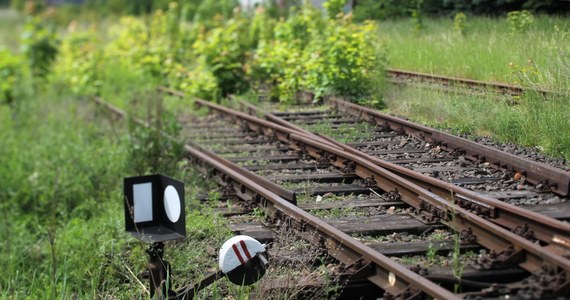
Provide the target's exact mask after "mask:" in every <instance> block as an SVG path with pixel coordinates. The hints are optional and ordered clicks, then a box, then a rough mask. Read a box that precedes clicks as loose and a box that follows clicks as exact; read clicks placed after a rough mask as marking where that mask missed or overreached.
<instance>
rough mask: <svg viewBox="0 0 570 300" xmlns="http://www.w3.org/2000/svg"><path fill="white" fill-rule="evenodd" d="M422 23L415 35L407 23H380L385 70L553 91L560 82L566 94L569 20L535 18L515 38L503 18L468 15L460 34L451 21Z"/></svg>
mask: <svg viewBox="0 0 570 300" xmlns="http://www.w3.org/2000/svg"><path fill="white" fill-rule="evenodd" d="M424 25H425V28H424V29H422V30H421V31H420V32H419V33H416V32H414V26H413V23H412V20H411V19H400V20H392V21H382V22H380V24H379V28H380V30H379V36H380V38H381V40H383V42H384V43H385V44H386V47H387V48H388V62H389V63H388V65H389V66H390V67H393V68H401V69H407V70H415V71H421V72H427V73H434V74H444V75H450V76H457V77H465V78H471V79H478V80H486V81H501V82H510V83H515V84H521V83H522V84H525V85H527V84H529V83H531V84H536V85H538V86H540V87H543V88H548V89H552V90H556V91H560V85H561V84H562V83H565V84H566V85H565V87H564V88H563V90H565V91H566V92H568V88H569V86H568V80H567V78H568V76H569V73H568V69H567V68H564V67H561V66H560V62H561V61H565V62H566V65H567V64H568V53H570V19H569V18H562V17H551V16H549V17H546V16H537V17H535V21H534V23H533V24H532V25H531V27H530V29H529V30H528V31H527V32H526V33H515V34H511V33H509V28H508V24H507V21H506V18H504V17H503V18H485V17H472V16H469V17H468V20H467V29H466V33H465V34H464V35H461V34H460V33H459V32H457V31H456V30H455V29H454V24H453V19H452V18H439V19H426V20H424ZM525 76H527V77H529V78H525ZM521 79H522V80H521Z"/></svg>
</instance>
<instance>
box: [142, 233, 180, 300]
mask: <svg viewBox="0 0 570 300" xmlns="http://www.w3.org/2000/svg"><path fill="white" fill-rule="evenodd" d="M146 252H147V253H148V274H149V279H150V298H151V299H168V298H169V295H170V294H172V293H174V292H173V291H172V290H171V289H170V288H171V286H172V284H171V281H170V277H171V275H172V272H171V269H170V263H169V262H167V261H165V260H164V259H163V256H164V243H163V242H158V243H154V244H152V245H151V246H150V248H149V249H147V250H146ZM155 293H156V296H155Z"/></svg>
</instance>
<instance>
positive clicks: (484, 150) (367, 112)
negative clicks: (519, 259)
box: [326, 97, 570, 196]
mask: <svg viewBox="0 0 570 300" xmlns="http://www.w3.org/2000/svg"><path fill="white" fill-rule="evenodd" d="M326 101H327V102H328V103H329V104H330V105H331V106H333V107H335V108H336V109H337V110H338V111H339V112H342V113H346V114H349V115H352V116H354V117H357V118H360V119H362V120H365V121H368V122H370V123H373V124H375V125H387V126H390V128H391V129H392V130H404V131H405V132H406V134H408V135H412V136H417V137H419V138H421V139H425V140H426V141H428V142H430V143H437V144H440V145H441V146H442V148H443V149H444V150H447V151H450V152H451V151H454V150H455V151H464V152H465V157H466V158H469V159H472V160H475V161H477V160H478V161H486V162H489V163H490V164H492V165H494V166H496V167H497V168H505V169H510V170H514V171H518V172H520V173H521V174H523V175H525V176H526V179H527V180H528V181H529V182H531V183H533V184H539V183H542V184H544V185H545V186H550V187H551V190H552V191H553V192H555V193H557V194H559V195H561V196H567V195H568V194H569V193H570V172H566V171H563V170H560V169H557V168H553V167H551V166H548V165H545V164H542V163H538V162H534V161H531V160H528V159H525V158H522V157H519V156H516V155H513V154H510V153H507V152H503V151H500V150H496V149H493V148H491V147H487V146H484V145H481V144H477V143H475V142H472V141H469V140H467V139H464V138H460V137H457V136H454V135H451V134H449V133H445V132H442V131H439V130H435V129H432V128H429V127H426V126H423V125H419V124H415V123H413V122H410V121H407V120H403V119H400V118H397V117H393V116H390V115H386V114H383V113H380V112H378V111H375V110H372V109H369V108H366V107H363V106H360V105H356V104H353V103H350V102H347V101H344V100H342V99H340V98H338V97H328V98H327V99H326Z"/></svg>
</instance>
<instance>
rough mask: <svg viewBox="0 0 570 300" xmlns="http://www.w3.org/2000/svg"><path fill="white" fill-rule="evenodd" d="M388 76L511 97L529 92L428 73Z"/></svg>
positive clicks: (396, 71)
mask: <svg viewBox="0 0 570 300" xmlns="http://www.w3.org/2000/svg"><path fill="white" fill-rule="evenodd" d="M386 75H387V76H388V77H389V78H392V79H398V78H412V79H415V80H423V81H428V82H435V83H438V84H444V85H450V84H453V85H463V86H466V87H468V88H471V89H473V88H483V89H487V90H490V91H495V92H498V93H501V94H508V95H511V96H519V95H522V94H523V93H524V92H525V91H526V90H527V89H525V88H523V87H522V86H518V85H513V84H507V83H502V82H489V81H479V80H473V79H467V78H458V77H449V76H442V75H434V74H426V73H420V72H413V71H405V70H400V69H386ZM532 91H535V92H538V93H540V94H542V95H547V94H552V93H553V92H552V91H548V90H543V89H532Z"/></svg>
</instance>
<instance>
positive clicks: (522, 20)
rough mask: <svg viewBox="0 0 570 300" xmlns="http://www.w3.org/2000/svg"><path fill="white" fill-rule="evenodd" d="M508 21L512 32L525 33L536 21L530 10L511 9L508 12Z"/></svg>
mask: <svg viewBox="0 0 570 300" xmlns="http://www.w3.org/2000/svg"><path fill="white" fill-rule="evenodd" d="M507 23H508V24H509V30H510V31H511V33H524V32H526V31H527V30H528V29H529V28H530V26H531V25H532V23H534V16H533V15H532V13H530V12H529V11H528V10H523V11H511V12H509V13H508V14H507Z"/></svg>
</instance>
